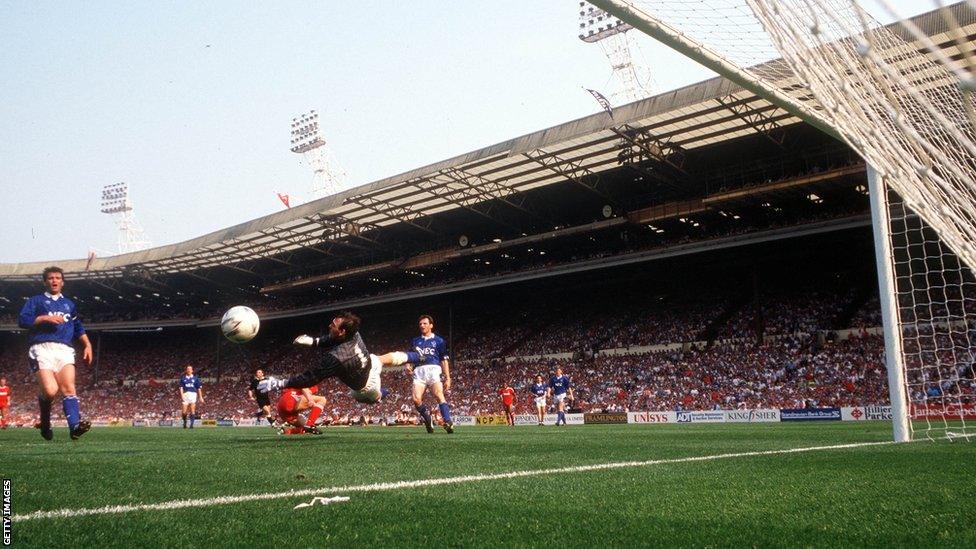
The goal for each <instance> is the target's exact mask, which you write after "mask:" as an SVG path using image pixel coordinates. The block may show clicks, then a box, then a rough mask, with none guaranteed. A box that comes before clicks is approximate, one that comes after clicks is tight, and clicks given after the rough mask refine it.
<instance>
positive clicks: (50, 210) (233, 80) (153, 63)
mask: <svg viewBox="0 0 976 549" xmlns="http://www.w3.org/2000/svg"><path fill="white" fill-rule="evenodd" d="M899 5H900V6H902V7H903V8H904V11H905V12H906V13H917V12H919V11H924V10H926V9H929V7H930V4H928V3H927V2H920V1H908V0H904V1H902V2H899ZM576 6H577V4H576V2H575V1H573V0H532V1H524V0H522V1H512V0H494V1H492V2H447V1H444V2H433V1H420V2H379V1H365V2H342V3H340V2H331V3H325V2H303V3H298V2H287V3H284V2H274V3H271V2H268V3H264V4H258V3H255V2H195V1H194V2H190V1H185V2H161V1H159V2H132V3H125V2H85V3H80V2H63V3H53V2H50V3H35V2H27V1H23V2H14V1H12V0H0V189H2V190H3V196H4V209H3V210H4V213H3V215H2V216H0V235H2V236H0V262H18V261H41V260H56V259H68V258H77V257H84V256H85V255H86V254H87V253H88V250H89V249H92V248H94V249H98V250H105V251H109V252H111V251H114V250H115V249H116V241H115V239H116V229H115V226H114V224H113V222H112V219H111V218H110V216H108V215H104V214H101V213H99V211H98V208H99V199H100V191H101V188H102V186H103V185H105V184H108V183H114V182H118V181H125V182H127V183H129V185H130V189H131V191H130V194H131V196H132V198H133V202H134V206H135V211H136V215H137V217H138V219H139V220H140V221H141V222H142V224H143V226H144V227H145V230H146V234H147V236H148V237H149V238H150V239H151V240H152V241H153V243H154V244H155V245H160V244H169V243H173V242H179V241H182V240H186V239H188V238H193V237H196V236H200V235H202V234H205V233H207V232H210V231H213V230H217V229H220V228H223V227H227V226H230V225H233V224H236V223H240V222H243V221H246V220H249V219H253V218H255V217H259V216H262V215H265V214H268V213H271V212H274V211H277V210H278V209H280V208H281V204H280V203H279V202H278V200H277V198H276V197H275V195H274V191H275V190H278V191H282V192H287V193H290V194H292V195H295V196H299V197H300V196H302V195H303V194H304V193H306V192H307V190H308V188H309V186H310V183H311V174H310V172H309V171H308V169H307V168H306V167H304V166H303V165H301V164H300V163H299V161H298V160H299V159H298V157H297V156H296V155H294V154H292V153H291V152H289V151H288V139H289V136H288V130H289V127H288V124H289V122H290V120H291V117H292V116H294V115H296V114H298V113H300V112H303V111H306V110H308V109H313V108H314V109H317V110H318V111H319V112H320V113H321V118H322V120H321V121H322V126H323V132H324V134H325V137H326V138H327V139H328V140H329V142H330V145H331V147H332V149H333V151H334V153H335V156H336V157H337V158H338V160H339V162H340V163H341V165H342V167H343V168H344V169H345V171H346V172H347V173H348V182H349V183H351V184H361V183H367V182H370V181H373V180H376V179H380V178H383V177H387V176H390V175H394V174H397V173H400V172H403V171H406V170H409V169H412V168H415V167H419V166H422V165H424V164H428V163H431V162H435V161H437V160H441V159H444V158H447V157H450V156H453V155H456V154H460V153H463V152H467V151H470V150H474V149H478V148H481V147H484V146H487V145H490V144H493V143H496V142H499V141H502V140H505V139H509V138H511V137H514V136H517V135H521V134H524V133H528V132H531V131H535V130H538V129H542V128H546V127H549V126H553V125H556V124H559V123H562V122H565V121H568V120H571V119H574V118H578V117H580V116H585V115H588V114H591V113H593V112H596V111H598V110H599V107H598V106H597V105H596V103H595V102H594V101H593V99H592V98H591V97H590V96H589V95H588V94H586V93H585V92H584V91H583V90H582V89H581V88H582V87H590V88H596V89H607V88H609V87H611V86H610V84H609V83H608V82H609V79H610V74H611V72H610V68H609V65H608V63H607V61H606V58H605V57H604V56H603V53H602V52H601V50H600V48H599V47H598V46H594V45H589V44H584V43H582V42H580V41H579V40H578V39H577V38H576V25H577V20H576ZM646 44H647V45H646V46H645V47H644V54H645V57H646V59H647V61H648V62H649V63H650V64H651V66H652V71H653V73H654V78H655V82H656V86H657V89H658V90H659V91H660V90H665V89H672V88H675V87H677V86H680V85H684V84H688V83H692V82H695V81H698V80H702V79H704V78H707V77H708V76H710V75H709V73H708V72H706V71H705V70H704V69H702V68H700V67H698V66H697V65H694V64H693V63H691V62H689V61H687V60H684V59H683V58H681V57H680V56H677V54H673V53H672V52H669V51H667V50H665V49H663V48H662V47H660V46H658V45H657V44H656V43H653V42H652V41H650V40H649V39H646Z"/></svg>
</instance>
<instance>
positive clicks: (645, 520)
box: [0, 423, 976, 547]
mask: <svg viewBox="0 0 976 549" xmlns="http://www.w3.org/2000/svg"><path fill="white" fill-rule="evenodd" d="M56 437H57V438H56V439H55V440H54V441H53V442H45V441H43V440H41V438H40V436H39V435H38V433H37V431H32V430H8V431H2V432H0V475H2V476H3V477H4V478H10V479H12V480H13V494H12V495H13V512H14V514H15V515H23V514H27V513H30V512H32V511H37V510H54V509H64V508H81V507H85V508H90V507H100V506H105V505H123V504H139V503H157V502H164V501H169V500H176V499H188V498H208V497H215V496H223V495H242V494H253V493H263V492H282V491H286V490H289V489H304V488H322V487H331V486H349V485H358V484H369V483H375V482H387V481H398V480H417V479H427V478H435V477H452V476H460V475H471V474H481V473H503V472H508V471H516V470H528V469H543V468H551V467H566V466H573V465H583V464H596V463H607V462H615V461H631V460H641V461H643V460H653V459H668V458H681V457H693V456H705V455H715V454H724V453H739V452H751V451H762V450H777V449H788V448H800V447H809V446H819V445H833V444H843V443H851V442H866V441H884V440H888V439H889V438H890V425H887V424H884V423H845V424H841V423H831V424H826V423H820V424H786V423H783V424H765V425H758V424H757V425H749V424H722V425H685V426H658V425H654V426H638V425H619V426H595V425H594V426H589V425H588V426H571V427H567V428H559V429H556V428H553V427H545V428H536V427H519V428H514V429H511V428H505V427H466V428H461V429H458V432H457V433H456V434H454V435H452V436H448V435H446V434H445V433H443V432H442V431H439V432H437V433H436V434H435V435H433V436H430V435H427V434H426V433H424V432H423V430H422V429H419V428H369V429H362V428H348V429H346V428H343V429H330V430H327V431H326V434H325V435H323V436H320V437H311V436H305V437H280V436H277V435H275V434H274V433H272V432H271V431H270V430H265V429H227V428H217V429H196V430H193V431H184V430H182V429H114V428H102V429H95V430H93V431H92V432H90V433H89V434H87V435H85V438H84V439H82V440H80V441H78V442H75V443H71V442H70V441H68V440H67V434H66V432H65V430H64V429H61V430H59V431H58V432H56ZM974 464H976V444H973V443H966V442H957V443H952V444H950V443H947V442H946V443H931V442H919V443H914V444H907V445H884V446H869V447H858V448H850V449H841V450H823V451H815V452H809V453H801V454H780V455H769V456H752V457H738V458H731V459H723V460H715V461H704V462H684V463H668V464H659V465H651V466H642V467H634V468H623V469H612V470H601V471H590V472H576V473H564V474H559V475H540V476H533V477H523V478H515V479H505V480H487V481H480V482H468V483H459V484H451V485H442V486H430V487H424V488H414V489H401V490H390V491H383V492H356V493H350V494H348V495H349V496H350V497H351V500H350V501H348V502H346V503H340V504H335V505H331V506H324V507H323V506H318V507H312V508H307V509H302V510H297V511H296V510H293V507H294V506H295V505H296V504H298V503H301V502H304V501H308V500H309V499H311V498H310V497H291V498H284V499H274V500H268V501H261V502H247V503H235V504H228V505H220V506H211V507H206V508H197V509H181V510H171V511H135V512H131V513H127V514H121V515H97V516H86V517H74V518H61V519H37V520H29V521H20V522H16V523H14V525H13V535H14V545H15V546H38V547H40V546H47V547H52V546H54V547H58V546H67V545H68V544H69V543H71V544H72V545H73V546H79V547H104V546H119V547H137V546H167V547H194V546H196V547H213V546H248V547H251V546H256V547H283V546H285V545H289V546H309V547H322V546H340V547H347V546H351V545H353V544H384V545H393V546H409V547H420V546H428V547H429V546H437V547H439V546H472V545H478V546H498V545H503V546H526V545H531V546H571V547H584V546H585V547H605V546H615V547H620V546H674V545H681V546H689V545H691V546H770V545H773V546H790V547H795V546H832V547H833V546H850V545H856V546H893V545H895V546H931V545H940V546H946V545H949V546H967V547H973V546H976V529H974V528H973V524H976V506H974V505H973V503H974V501H976V474H974V473H976V465H974Z"/></svg>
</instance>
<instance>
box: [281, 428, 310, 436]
mask: <svg viewBox="0 0 976 549" xmlns="http://www.w3.org/2000/svg"><path fill="white" fill-rule="evenodd" d="M304 433H305V430H304V429H302V428H301V427H291V428H289V429H285V434H286V435H301V434H304Z"/></svg>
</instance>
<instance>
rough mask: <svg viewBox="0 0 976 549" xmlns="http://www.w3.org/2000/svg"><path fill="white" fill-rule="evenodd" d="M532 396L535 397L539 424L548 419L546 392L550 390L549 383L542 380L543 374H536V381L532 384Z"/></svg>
mask: <svg viewBox="0 0 976 549" xmlns="http://www.w3.org/2000/svg"><path fill="white" fill-rule="evenodd" d="M530 390H531V391H532V396H533V397H535V411H536V413H537V414H539V425H542V424H543V422H544V421H545V419H546V394H547V393H548V392H549V385H547V384H546V382H545V381H543V380H542V376H541V375H538V376H535V383H533V384H532V388H531V389H530Z"/></svg>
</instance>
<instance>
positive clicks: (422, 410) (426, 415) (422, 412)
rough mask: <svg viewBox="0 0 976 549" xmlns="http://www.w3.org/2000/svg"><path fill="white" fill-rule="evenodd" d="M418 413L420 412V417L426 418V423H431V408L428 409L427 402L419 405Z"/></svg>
mask: <svg viewBox="0 0 976 549" xmlns="http://www.w3.org/2000/svg"><path fill="white" fill-rule="evenodd" d="M417 413H418V414H420V418H421V419H423V420H424V423H430V410H428V409H427V406H426V405H425V404H421V405H420V406H417Z"/></svg>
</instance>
